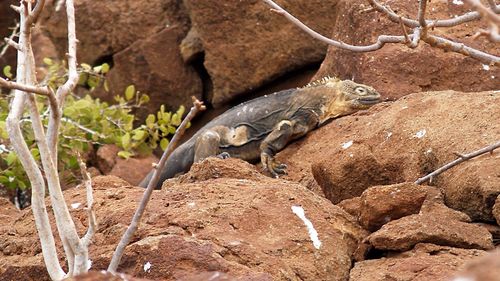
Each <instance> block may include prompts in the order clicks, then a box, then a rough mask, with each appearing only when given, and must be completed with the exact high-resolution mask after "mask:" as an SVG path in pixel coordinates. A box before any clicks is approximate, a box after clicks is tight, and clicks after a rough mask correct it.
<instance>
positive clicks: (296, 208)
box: [292, 206, 321, 249]
mask: <svg viewBox="0 0 500 281" xmlns="http://www.w3.org/2000/svg"><path fill="white" fill-rule="evenodd" d="M292 212H293V213H294V214H296V215H297V217H299V218H300V219H301V220H302V221H303V222H304V224H305V225H306V227H307V232H309V237H310V238H311V241H312V242H313V246H314V248H316V249H319V248H320V247H321V241H320V240H319V238H318V232H317V231H316V229H315V228H314V225H313V224H312V222H311V221H310V220H309V219H308V218H306V214H305V211H304V209H303V208H302V207H301V206H292Z"/></svg>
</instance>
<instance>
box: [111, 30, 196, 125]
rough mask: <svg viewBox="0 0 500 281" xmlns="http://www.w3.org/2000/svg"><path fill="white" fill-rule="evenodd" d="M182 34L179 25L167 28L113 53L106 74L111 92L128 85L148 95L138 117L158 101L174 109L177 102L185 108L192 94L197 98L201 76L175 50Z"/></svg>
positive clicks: (152, 110) (154, 108) (154, 107)
mask: <svg viewBox="0 0 500 281" xmlns="http://www.w3.org/2000/svg"><path fill="white" fill-rule="evenodd" d="M183 36H184V32H183V30H182V28H180V27H177V26H175V27H167V28H165V29H163V30H161V31H160V32H158V33H156V34H154V35H151V36H150V37H148V38H145V39H140V40H137V41H136V42H134V43H133V44H131V45H130V46H129V47H127V48H126V49H124V50H122V51H120V52H117V53H115V54H114V55H113V62H114V66H113V68H112V69H111V70H110V72H109V75H108V82H109V86H110V89H111V90H112V91H113V93H114V94H117V93H124V92H125V89H126V88H127V86H129V85H131V84H132V85H134V86H135V87H136V89H137V90H139V91H141V92H142V93H145V94H147V95H148V96H149V97H150V101H149V102H148V103H147V104H146V105H145V106H144V107H141V108H139V109H138V110H137V111H136V114H137V116H138V118H139V119H141V120H143V119H145V118H146V117H147V115H148V114H150V113H153V114H155V113H156V112H157V111H158V110H159V109H160V106H161V105H162V104H164V105H165V107H166V109H167V110H173V111H175V110H177V108H178V107H179V106H180V105H184V106H185V107H187V108H189V107H190V106H191V104H192V102H191V97H192V96H194V97H196V98H198V99H201V97H202V84H201V79H200V77H199V76H198V73H197V72H196V71H195V70H194V68H193V67H192V66H189V65H186V64H184V62H183V60H182V57H181V55H180V53H179V47H178V44H179V43H180V41H181V40H182V37H183ZM106 99H112V97H107V98H106Z"/></svg>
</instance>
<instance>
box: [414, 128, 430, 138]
mask: <svg viewBox="0 0 500 281" xmlns="http://www.w3.org/2000/svg"><path fill="white" fill-rule="evenodd" d="M426 133H427V131H426V130H425V129H422V130H420V131H418V132H416V133H415V135H413V137H415V138H418V139H421V138H423V137H424V136H425V134H426Z"/></svg>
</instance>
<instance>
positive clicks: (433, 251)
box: [349, 244, 489, 281]
mask: <svg viewBox="0 0 500 281" xmlns="http://www.w3.org/2000/svg"><path fill="white" fill-rule="evenodd" d="M485 254H486V252H485V251H482V250H475V249H460V248H453V247H446V246H437V245H433V244H418V245H416V246H415V248H414V249H412V250H411V251H407V252H403V253H396V254H394V255H392V256H390V257H387V258H381V259H374V260H366V261H361V262H357V263H356V264H355V265H354V268H353V269H352V270H351V273H350V278H349V281H386V280H401V281H402V280H412V281H428V280H434V281H449V280H450V278H451V277H453V275H454V274H455V273H456V272H457V270H460V269H461V268H463V267H464V264H465V263H466V262H468V261H471V260H474V259H475V258H477V257H480V256H483V255H485ZM464 280H465V279H464ZM467 280H468V279H467ZM477 280H489V279H477ZM456 281H458V280H456Z"/></svg>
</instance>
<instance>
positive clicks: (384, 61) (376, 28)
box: [316, 0, 500, 98]
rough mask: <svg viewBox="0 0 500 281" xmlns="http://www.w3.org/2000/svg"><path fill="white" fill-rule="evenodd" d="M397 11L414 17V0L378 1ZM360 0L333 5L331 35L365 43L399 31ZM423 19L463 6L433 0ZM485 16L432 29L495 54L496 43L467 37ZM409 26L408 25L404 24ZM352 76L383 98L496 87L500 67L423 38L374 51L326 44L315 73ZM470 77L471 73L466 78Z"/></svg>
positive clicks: (454, 13) (448, 13)
mask: <svg viewBox="0 0 500 281" xmlns="http://www.w3.org/2000/svg"><path fill="white" fill-rule="evenodd" d="M381 2H382V4H384V5H387V6H390V8H391V9H392V10H394V11H396V13H397V14H399V15H402V16H406V17H409V18H413V19H415V18H416V15H417V11H418V1H406V0H396V1H381ZM367 7H370V5H369V4H368V3H367V1H364V0H355V1H351V0H346V1H342V2H341V4H339V5H338V8H337V11H338V13H339V14H341V15H342V16H341V17H340V18H339V19H338V20H337V22H336V24H335V26H334V31H333V33H330V34H326V35H327V36H328V35H331V37H332V38H334V39H336V40H340V41H343V42H346V43H350V44H355V45H370V44H373V43H375V42H376V40H377V38H378V36H379V35H383V34H384V35H402V34H403V31H402V29H401V26H400V24H399V23H393V22H392V21H390V20H389V19H388V18H387V17H386V16H385V15H383V14H381V13H379V12H376V11H373V10H372V11H368V12H367ZM427 7H428V8H427V19H448V18H453V17H455V16H457V15H461V14H464V13H466V12H468V11H469V10H468V7H469V6H468V5H464V4H463V2H462V1H453V2H452V1H432V2H429V3H428V5H427ZM487 27H488V25H487V22H486V21H483V20H481V21H472V22H468V23H466V24H462V25H459V26H457V27H454V28H436V29H435V30H431V31H430V32H431V34H436V35H438V36H443V37H445V38H448V39H450V38H451V39H456V41H457V42H460V43H464V44H466V45H468V46H470V47H474V48H477V49H479V50H482V51H485V52H488V53H491V54H493V55H497V56H498V55H500V52H499V50H500V49H499V48H498V46H497V45H496V44H495V43H493V42H491V41H489V40H488V39H487V38H486V37H480V38H476V39H474V38H472V36H471V35H473V34H475V33H476V32H477V31H478V30H479V29H481V28H487ZM408 32H409V33H411V32H412V31H411V30H410V29H408ZM326 75H330V76H338V77H341V78H349V79H351V78H354V79H355V80H356V81H357V82H361V83H365V84H368V85H371V86H373V87H375V88H376V89H378V90H379V91H380V92H381V93H383V94H384V95H385V96H386V97H388V98H398V97H401V96H404V95H407V94H410V93H414V92H420V91H435V90H457V91H467V92H468V91H485V90H495V89H497V88H498V79H499V77H500V67H498V66H488V65H484V64H483V63H481V62H480V61H478V60H476V59H473V58H470V57H466V56H463V55H461V54H458V53H454V52H445V51H443V50H441V49H437V48H433V47H431V46H430V45H428V44H427V43H424V42H420V45H419V46H418V47H417V48H415V49H411V48H409V47H408V46H406V45H404V44H386V45H385V46H384V47H383V48H382V49H379V50H377V51H374V52H367V53H356V52H352V51H347V50H341V49H339V48H336V47H330V48H329V49H328V54H327V56H326V58H325V60H324V61H323V64H322V65H321V68H320V70H319V71H318V73H317V74H316V78H319V77H323V76H326ZM471 77H473V79H471Z"/></svg>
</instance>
